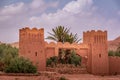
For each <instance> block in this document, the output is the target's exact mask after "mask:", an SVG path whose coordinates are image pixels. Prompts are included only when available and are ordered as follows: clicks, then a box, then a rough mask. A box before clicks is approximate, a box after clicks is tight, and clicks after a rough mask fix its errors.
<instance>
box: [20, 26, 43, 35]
mask: <svg viewBox="0 0 120 80" xmlns="http://www.w3.org/2000/svg"><path fill="white" fill-rule="evenodd" d="M20 32H24V33H41V34H44V28H40V29H37V28H32V29H30V28H29V27H25V28H22V29H20Z"/></svg>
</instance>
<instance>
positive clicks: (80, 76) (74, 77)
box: [63, 74, 120, 80]
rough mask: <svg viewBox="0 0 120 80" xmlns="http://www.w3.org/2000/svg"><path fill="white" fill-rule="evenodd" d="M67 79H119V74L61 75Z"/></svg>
mask: <svg viewBox="0 0 120 80" xmlns="http://www.w3.org/2000/svg"><path fill="white" fill-rule="evenodd" d="M63 76H65V77H66V78H68V79H69V80H120V75H116V76H96V75H91V74H78V75H75V74H73V75H67V74H66V75H63Z"/></svg>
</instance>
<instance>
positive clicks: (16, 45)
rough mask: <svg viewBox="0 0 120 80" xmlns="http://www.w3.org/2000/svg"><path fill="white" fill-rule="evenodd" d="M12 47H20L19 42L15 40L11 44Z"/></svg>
mask: <svg viewBox="0 0 120 80" xmlns="http://www.w3.org/2000/svg"><path fill="white" fill-rule="evenodd" d="M10 45H11V46H12V47H16V48H19V42H14V43H11V44H10Z"/></svg>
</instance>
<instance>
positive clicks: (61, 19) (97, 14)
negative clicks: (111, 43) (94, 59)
mask: <svg viewBox="0 0 120 80" xmlns="http://www.w3.org/2000/svg"><path fill="white" fill-rule="evenodd" d="M60 25H61V26H64V27H67V28H70V30H71V32H72V33H74V34H75V33H77V34H78V36H79V38H81V39H82V38H83V31H88V30H89V31H90V30H103V31H104V30H107V31H108V40H113V39H115V38H116V37H118V36H120V0H0V41H1V42H6V43H12V42H18V41H19V29H21V28H24V27H30V28H33V27H36V28H44V30H45V35H44V36H45V38H46V37H47V36H48V35H49V34H48V32H51V29H52V28H55V27H57V26H60Z"/></svg>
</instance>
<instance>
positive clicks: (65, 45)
mask: <svg viewBox="0 0 120 80" xmlns="http://www.w3.org/2000/svg"><path fill="white" fill-rule="evenodd" d="M45 47H46V48H49V47H53V48H56V47H57V48H66V49H67V48H71V49H80V48H86V49H87V48H88V45H87V44H83V43H80V44H77V43H72V44H70V43H69V42H65V43H62V42H57V43H54V42H50V43H47V42H45Z"/></svg>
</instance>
